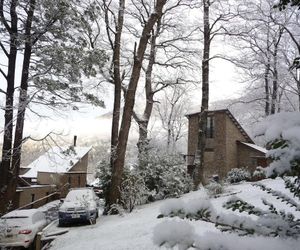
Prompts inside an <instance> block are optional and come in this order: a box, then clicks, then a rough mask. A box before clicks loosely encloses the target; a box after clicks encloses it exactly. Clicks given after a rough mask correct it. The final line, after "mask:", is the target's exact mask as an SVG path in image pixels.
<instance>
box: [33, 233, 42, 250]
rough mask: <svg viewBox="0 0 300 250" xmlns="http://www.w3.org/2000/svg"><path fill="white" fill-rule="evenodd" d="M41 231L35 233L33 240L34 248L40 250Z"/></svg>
mask: <svg viewBox="0 0 300 250" xmlns="http://www.w3.org/2000/svg"><path fill="white" fill-rule="evenodd" d="M42 234H43V233H42V232H38V233H37V235H36V240H35V250H41V249H42V241H41V239H42Z"/></svg>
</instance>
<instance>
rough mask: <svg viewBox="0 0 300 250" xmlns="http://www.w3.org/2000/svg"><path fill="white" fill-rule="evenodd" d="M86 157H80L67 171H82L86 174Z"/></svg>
mask: <svg viewBox="0 0 300 250" xmlns="http://www.w3.org/2000/svg"><path fill="white" fill-rule="evenodd" d="M88 156H89V154H86V155H85V156H84V157H82V158H81V159H80V160H79V161H78V162H77V163H76V164H75V165H74V166H73V167H72V168H71V169H70V170H69V171H72V172H73V171H81V172H82V171H84V172H87V166H88V160H89V159H88Z"/></svg>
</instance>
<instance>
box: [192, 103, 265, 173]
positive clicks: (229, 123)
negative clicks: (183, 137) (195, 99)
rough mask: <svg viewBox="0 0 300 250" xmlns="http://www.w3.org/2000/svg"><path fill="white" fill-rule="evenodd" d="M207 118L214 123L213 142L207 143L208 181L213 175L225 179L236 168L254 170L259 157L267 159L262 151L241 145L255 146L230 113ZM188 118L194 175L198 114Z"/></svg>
mask: <svg viewBox="0 0 300 250" xmlns="http://www.w3.org/2000/svg"><path fill="white" fill-rule="evenodd" d="M207 115H208V117H210V119H213V128H212V138H207V139H206V149H205V153H204V176H205V178H208V177H210V176H212V175H219V176H220V177H221V178H223V177H224V176H226V174H227V172H228V171H229V170H230V169H232V168H237V167H246V166H249V167H251V170H253V169H255V167H256V166H257V165H256V164H257V161H256V162H255V159H256V160H257V159H259V157H261V159H265V154H264V153H262V152H260V151H259V150H256V149H253V148H251V147H249V146H246V145H242V144H241V145H240V144H239V143H238V142H246V143H249V145H250V144H251V145H252V144H253V145H254V142H253V141H252V139H251V138H250V137H249V136H248V134H247V133H246V132H245V131H244V129H243V128H242V127H241V125H240V124H239V123H238V122H237V120H236V119H235V118H234V117H233V115H232V114H231V113H230V111H229V110H227V109H224V110H216V111H208V114H207ZM187 118H188V119H189V131H188V153H187V165H188V171H189V172H192V171H193V169H194V158H195V157H194V156H195V153H196V149H197V144H198V129H199V113H192V114H189V115H187ZM244 146H245V147H244ZM239 151H241V152H239ZM255 157H256V158H255ZM250 163H251V164H250ZM254 163H255V164H254Z"/></svg>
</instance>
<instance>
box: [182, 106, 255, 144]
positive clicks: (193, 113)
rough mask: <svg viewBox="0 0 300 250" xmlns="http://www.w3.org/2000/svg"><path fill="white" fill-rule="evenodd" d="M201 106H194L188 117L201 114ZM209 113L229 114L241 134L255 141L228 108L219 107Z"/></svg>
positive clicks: (250, 140)
mask: <svg viewBox="0 0 300 250" xmlns="http://www.w3.org/2000/svg"><path fill="white" fill-rule="evenodd" d="M199 109H200V108H199V106H198V107H197V108H192V109H191V110H190V111H189V113H187V114H186V117H187V118H189V117H190V116H193V115H197V114H200V113H201V112H200V111H199ZM206 112H208V115H210V114H214V113H226V114H227V116H228V117H229V118H230V119H231V121H232V122H233V123H234V125H235V126H236V127H237V128H238V129H239V131H240V132H241V134H242V135H243V136H244V137H245V138H246V139H247V141H248V142H250V143H254V141H253V140H252V139H251V137H250V136H249V135H248V134H247V132H246V131H245V130H244V129H243V127H242V125H241V124H240V123H239V122H238V121H237V120H236V119H235V117H234V116H233V114H232V113H231V112H230V111H229V110H228V109H217V110H208V111H206Z"/></svg>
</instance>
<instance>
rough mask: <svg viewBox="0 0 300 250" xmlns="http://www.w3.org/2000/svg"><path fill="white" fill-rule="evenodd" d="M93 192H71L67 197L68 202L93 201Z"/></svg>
mask: <svg viewBox="0 0 300 250" xmlns="http://www.w3.org/2000/svg"><path fill="white" fill-rule="evenodd" d="M92 199H93V197H92V193H91V190H84V189H83V190H71V191H70V192H69V193H68V195H67V197H66V201H78V200H79V201H82V200H92Z"/></svg>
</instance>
